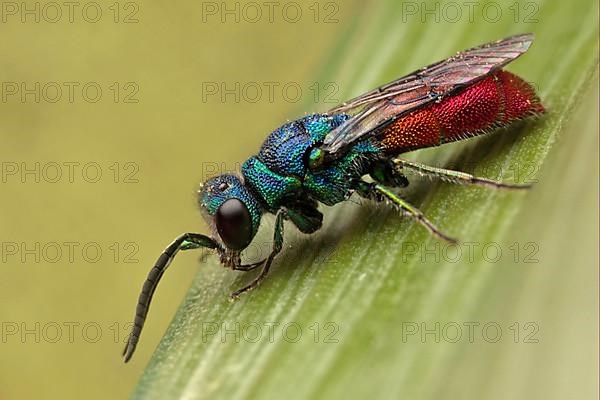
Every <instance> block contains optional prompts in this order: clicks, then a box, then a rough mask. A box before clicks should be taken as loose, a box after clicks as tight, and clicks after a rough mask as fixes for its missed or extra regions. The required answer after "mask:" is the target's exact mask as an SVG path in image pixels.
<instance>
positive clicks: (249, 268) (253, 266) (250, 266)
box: [231, 258, 267, 272]
mask: <svg viewBox="0 0 600 400" xmlns="http://www.w3.org/2000/svg"><path fill="white" fill-rule="evenodd" d="M266 260H267V259H266V258H264V259H262V260H260V261H258V262H255V263H252V264H247V265H234V266H233V267H232V268H231V269H233V270H234V271H244V272H247V271H252V270H254V269H256V268H258V267H260V266H261V265H263V264H264V263H265V261H266Z"/></svg>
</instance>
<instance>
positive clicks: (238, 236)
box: [198, 174, 262, 251]
mask: <svg viewBox="0 0 600 400" xmlns="http://www.w3.org/2000/svg"><path fill="white" fill-rule="evenodd" d="M198 203H199V205H200V209H201V210H202V213H203V215H204V217H205V219H206V221H207V223H208V224H209V225H210V226H211V228H212V229H213V231H215V232H216V233H217V234H218V236H219V238H220V239H221V241H222V242H223V244H224V245H225V247H227V248H228V249H230V250H235V251H241V250H243V249H245V248H246V247H247V246H248V245H249V244H250V242H251V241H252V239H253V238H254V235H255V234H256V232H257V231H258V226H259V224H260V218H261V216H262V208H261V206H260V203H259V202H258V200H257V199H256V197H255V196H254V195H253V194H252V193H251V192H250V191H249V190H248V188H247V187H246V186H245V185H244V182H243V178H240V177H238V176H237V175H233V174H224V175H219V176H217V177H215V178H211V179H209V180H208V181H206V182H205V183H204V184H202V185H201V187H200V190H199V191H198Z"/></svg>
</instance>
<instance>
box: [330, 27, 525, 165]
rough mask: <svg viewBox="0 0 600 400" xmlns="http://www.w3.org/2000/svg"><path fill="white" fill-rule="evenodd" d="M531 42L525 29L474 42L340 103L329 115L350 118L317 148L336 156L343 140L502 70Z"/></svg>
mask: <svg viewBox="0 0 600 400" xmlns="http://www.w3.org/2000/svg"><path fill="white" fill-rule="evenodd" d="M532 42H533V34H531V33H526V34H522V35H515V36H511V37H508V38H506V39H502V40H498V41H496V42H491V43H487V44H484V45H481V46H478V47H474V48H472V49H469V50H465V51H462V52H459V53H457V54H456V55H454V56H452V57H450V58H448V59H446V60H443V61H440V62H437V63H435V64H432V65H429V66H427V67H425V68H422V69H420V70H418V71H415V72H413V73H411V74H409V75H407V76H405V77H402V78H400V79H397V80H395V81H393V82H390V83H388V84H386V85H383V86H381V87H378V88H377V89H374V90H371V91H370V92H367V93H365V94H363V95H361V96H358V97H356V98H354V99H352V100H350V101H348V102H346V103H343V104H340V105H339V106H337V107H335V108H333V109H331V110H329V111H328V114H340V113H346V114H350V115H352V118H350V119H349V120H348V121H346V122H345V123H344V124H342V125H340V126H338V127H337V128H336V129H334V130H333V131H331V132H330V133H329V134H328V135H327V137H326V138H325V141H324V143H323V146H322V147H321V149H322V150H324V151H325V152H326V153H328V156H329V157H330V158H337V157H336V155H341V154H343V153H344V152H345V149H346V148H347V147H348V145H351V144H353V143H355V142H356V141H358V140H360V139H363V138H365V137H366V136H368V135H371V134H375V133H376V131H377V129H378V128H381V127H383V126H385V125H387V124H389V123H391V122H393V121H394V120H395V119H397V118H399V117H401V116H402V115H404V114H406V113H407V112H410V111H413V110H415V109H416V108H419V107H422V106H424V105H426V104H429V103H431V102H434V101H441V100H442V98H444V97H445V96H447V95H450V94H452V93H453V92H455V91H456V90H458V89H461V88H464V87H466V86H469V85H471V84H473V83H474V82H476V81H478V80H480V79H482V78H483V77H485V76H487V75H489V74H490V73H493V72H495V71H497V70H499V69H501V68H502V67H503V66H505V65H506V64H508V63H509V62H511V61H512V60H514V59H516V58H517V57H519V56H520V55H521V54H523V53H525V52H526V51H527V50H528V49H529V46H531V43H532Z"/></svg>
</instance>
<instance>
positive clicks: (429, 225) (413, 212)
mask: <svg viewBox="0 0 600 400" xmlns="http://www.w3.org/2000/svg"><path fill="white" fill-rule="evenodd" d="M355 188H356V190H357V192H358V193H359V194H360V195H361V196H363V197H366V198H369V199H373V200H376V201H389V202H391V203H392V204H393V205H394V207H396V208H397V209H398V210H400V211H401V212H402V213H403V214H404V215H406V216H407V217H409V218H411V219H413V220H414V221H416V222H418V223H419V224H421V225H422V226H423V227H425V228H426V229H427V230H428V231H429V232H430V233H431V234H432V235H434V236H436V237H437V238H439V239H442V240H445V241H447V242H449V243H453V244H456V243H458V240H456V239H454V238H452V237H450V236H448V235H446V234H445V233H443V232H442V231H440V230H439V229H438V228H437V227H436V226H435V225H434V224H433V222H431V221H429V220H428V219H427V217H425V215H424V214H423V213H422V212H421V210H419V209H418V208H416V207H415V206H413V205H411V204H410V203H408V202H406V201H405V200H403V199H401V198H400V197H398V196H397V195H396V194H394V193H393V192H391V191H390V190H389V189H388V188H387V187H385V186H383V185H381V184H379V183H367V182H364V181H359V182H357V184H356V185H355Z"/></svg>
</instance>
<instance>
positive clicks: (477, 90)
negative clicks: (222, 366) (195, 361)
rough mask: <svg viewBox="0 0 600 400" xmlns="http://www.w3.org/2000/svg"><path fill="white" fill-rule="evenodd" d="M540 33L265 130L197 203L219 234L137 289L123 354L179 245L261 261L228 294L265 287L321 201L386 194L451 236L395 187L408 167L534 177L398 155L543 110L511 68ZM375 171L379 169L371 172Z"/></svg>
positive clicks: (454, 176)
mask: <svg viewBox="0 0 600 400" xmlns="http://www.w3.org/2000/svg"><path fill="white" fill-rule="evenodd" d="M532 41H533V36H532V35H531V34H524V35H517V36H513V37H509V38H506V39H503V40H500V41H497V42H493V43H488V44H485V45H483V46H479V47H475V48H472V49H469V50H466V51H464V52H461V53H458V54H456V55H455V56H453V57H450V58H448V59H446V60H443V61H441V62H438V63H435V64H432V65H430V66H428V67H426V68H423V69H420V70H418V71H415V72H414V73H412V74H409V75H407V76H406V77H403V78H400V79H398V80H396V81H393V82H391V83H389V84H387V85H384V86H381V87H379V88H377V89H375V90H372V91H370V92H368V93H365V94H363V95H361V96H359V97H357V98H355V99H353V100H350V101H349V102H347V103H344V104H341V105H340V106H338V107H335V108H334V109H332V110H330V111H328V112H327V113H324V114H313V115H309V116H306V117H304V118H301V119H298V120H296V121H292V122H289V123H287V124H285V125H283V126H281V127H280V128H278V129H276V130H275V131H273V132H272V133H271V134H270V135H269V136H268V137H267V139H266V140H265V141H264V143H263V145H262V147H261V148H260V150H259V152H258V154H256V155H255V156H253V157H250V158H249V159H248V160H246V161H245V162H244V164H243V166H242V169H241V173H240V174H224V175H220V176H217V177H215V178H212V179H209V180H208V181H207V182H205V183H204V184H203V185H202V186H201V189H200V191H199V193H198V202H199V205H200V209H201V210H202V213H203V215H204V216H205V218H206V220H207V222H208V224H209V225H210V227H211V228H212V232H214V233H213V235H212V236H206V235H202V234H198V233H184V234H182V235H181V236H179V237H178V238H177V239H175V241H174V242H173V243H171V244H170V245H169V246H168V247H167V248H166V249H165V251H164V252H163V253H162V254H161V256H160V257H159V258H158V260H157V261H156V264H155V265H154V267H153V268H152V270H151V271H150V273H149V275H148V278H147V279H146V281H145V283H144V286H143V288H142V292H141V294H140V296H139V301H138V305H137V309H136V314H135V320H134V326H133V330H132V332H131V335H130V337H129V341H128V343H127V346H126V348H125V351H124V357H125V361H127V360H129V359H130V357H131V355H132V354H133V352H134V350H135V347H136V345H137V342H138V340H139V336H140V333H141V330H142V327H143V325H144V321H145V319H146V315H147V313H148V308H149V306H150V300H151V298H152V295H153V293H154V290H155V288H156V286H157V284H158V282H159V280H160V278H161V276H162V274H163V273H164V271H165V270H166V268H167V267H168V266H169V264H170V262H171V261H172V260H173V258H174V257H175V255H176V254H177V252H178V251H180V250H190V249H197V248H208V249H213V250H215V251H216V252H217V253H218V254H219V256H220V261H221V263H222V264H223V265H224V266H226V267H228V268H231V269H233V270H237V271H250V270H253V269H255V268H259V267H260V268H261V269H260V272H259V273H258V275H257V276H256V277H255V278H254V280H252V282H250V284H248V285H247V286H245V287H243V288H241V289H239V290H237V291H236V292H234V293H232V294H231V296H232V297H233V298H235V297H237V296H239V295H240V294H241V293H243V292H245V291H248V290H250V289H252V288H254V287H256V286H257V285H258V284H259V283H260V282H261V281H262V280H263V279H264V278H265V276H266V275H267V273H268V272H269V268H270V267H271V264H272V262H273V259H274V258H275V256H276V255H277V254H278V253H279V252H280V251H281V249H282V246H283V226H284V222H285V221H289V222H290V223H291V224H292V225H294V226H295V227H296V228H297V229H298V230H299V231H300V232H303V233H307V234H310V233H314V232H316V231H317V230H319V228H321V225H322V223H323V215H322V214H321V212H319V210H318V205H319V203H322V204H326V205H334V204H337V203H340V202H342V201H344V200H347V199H348V198H349V197H350V196H351V195H352V194H357V195H359V196H362V197H364V198H367V199H370V200H373V201H376V202H387V203H389V204H391V205H392V206H394V207H395V208H397V209H398V210H399V211H400V212H401V213H402V214H404V215H405V216H407V217H409V218H412V219H413V220H415V221H416V222H418V223H419V224H421V225H423V226H424V227H425V228H427V229H428V230H429V231H430V232H431V233H432V234H434V235H435V236H437V237H439V238H441V239H443V240H446V241H449V242H454V241H455V240H454V239H452V238H451V237H449V236H447V235H445V234H443V233H442V232H441V231H440V230H439V229H438V228H437V227H436V226H435V225H434V224H433V223H432V222H430V221H429V220H428V219H427V218H426V217H425V216H424V215H423V213H422V212H421V211H419V210H418V209H417V208H416V207H414V206H412V205H411V204H409V203H407V202H406V201H405V200H403V199H402V198H401V197H400V196H399V195H398V194H396V192H395V191H393V190H392V188H401V187H405V186H407V185H408V180H407V178H406V177H405V176H404V171H406V170H413V171H416V172H418V173H419V174H421V175H430V176H433V177H438V178H441V179H445V180H448V181H451V182H455V183H463V184H472V185H482V186H489V187H492V188H509V189H522V188H526V187H528V185H518V184H507V183H501V182H496V181H492V180H489V179H485V178H478V177H475V176H472V175H469V174H466V173H464V172H459V171H451V170H447V169H442V168H438V167H432V166H428V165H425V164H420V163H417V162H414V161H409V160H405V159H402V158H399V157H398V156H399V155H400V154H402V153H405V152H407V151H410V150H416V149H421V148H425V147H431V146H438V145H441V144H444V143H448V142H452V141H457V140H462V139H466V138H469V137H473V136H477V135H481V134H484V133H486V132H489V131H491V130H493V129H494V128H496V127H500V126H505V125H507V124H509V123H511V122H513V121H515V120H518V119H523V118H526V117H529V116H534V115H538V114H541V113H543V112H544V107H543V106H542V104H541V103H540V101H539V99H538V98H537V96H536V94H535V92H534V90H533V88H532V87H531V85H529V84H528V83H527V82H525V81H524V80H522V79H521V78H519V77H518V76H516V75H514V74H511V73H509V72H506V71H504V70H502V67H504V66H505V65H506V64H508V63H509V62H511V61H512V60H514V59H515V58H517V57H518V56H520V55H521V54H523V53H525V52H526V51H527V49H528V48H529V46H530V45H531V43H532ZM367 176H368V177H370V179H365V178H366V177H367ZM265 213H271V214H274V215H275V230H274V235H273V236H274V237H273V248H272V250H271V253H270V254H269V256H268V257H267V258H265V259H264V260H262V261H260V262H257V263H253V264H243V263H242V262H241V257H240V254H241V252H242V251H243V250H244V249H245V248H247V246H248V245H249V244H250V242H251V241H252V239H253V238H254V236H255V234H256V232H257V231H258V228H259V225H260V221H261V217H262V215H263V214H265Z"/></svg>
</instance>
